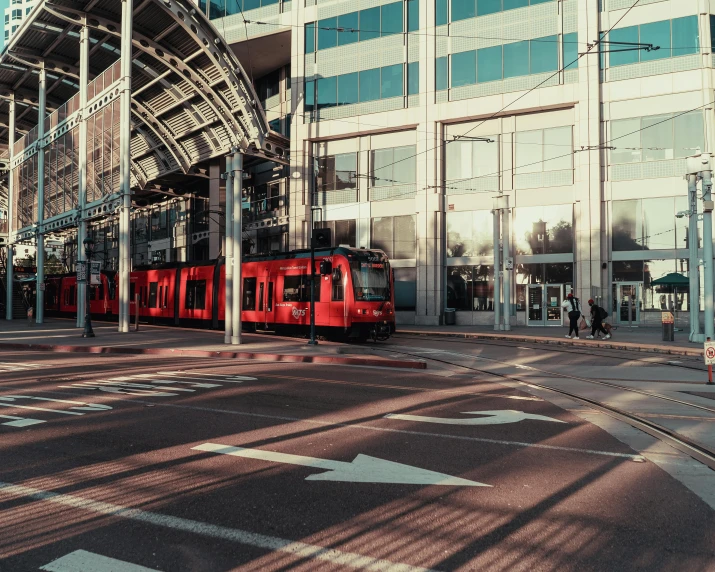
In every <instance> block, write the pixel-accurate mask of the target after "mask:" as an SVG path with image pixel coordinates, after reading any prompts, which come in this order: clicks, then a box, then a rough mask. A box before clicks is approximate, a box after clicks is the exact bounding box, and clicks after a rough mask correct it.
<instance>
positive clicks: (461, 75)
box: [452, 50, 477, 87]
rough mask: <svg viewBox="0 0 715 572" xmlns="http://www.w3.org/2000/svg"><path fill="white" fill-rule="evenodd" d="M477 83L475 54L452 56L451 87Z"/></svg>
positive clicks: (472, 52)
mask: <svg viewBox="0 0 715 572" xmlns="http://www.w3.org/2000/svg"><path fill="white" fill-rule="evenodd" d="M473 83H477V52H476V51H475V50H470V51H469V52H460V53H458V54H452V87H459V86H460V85H471V84H473Z"/></svg>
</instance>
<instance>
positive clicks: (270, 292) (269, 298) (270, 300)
mask: <svg viewBox="0 0 715 572" xmlns="http://www.w3.org/2000/svg"><path fill="white" fill-rule="evenodd" d="M272 311H273V282H269V283H268V296H267V298H266V312H272Z"/></svg>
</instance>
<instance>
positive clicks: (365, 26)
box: [360, 6, 380, 42]
mask: <svg viewBox="0 0 715 572" xmlns="http://www.w3.org/2000/svg"><path fill="white" fill-rule="evenodd" d="M379 37H380V7H379V6H378V7H377V8H370V9H369V10H361V11H360V41H361V42H363V41H365V40H372V39H373V38H379Z"/></svg>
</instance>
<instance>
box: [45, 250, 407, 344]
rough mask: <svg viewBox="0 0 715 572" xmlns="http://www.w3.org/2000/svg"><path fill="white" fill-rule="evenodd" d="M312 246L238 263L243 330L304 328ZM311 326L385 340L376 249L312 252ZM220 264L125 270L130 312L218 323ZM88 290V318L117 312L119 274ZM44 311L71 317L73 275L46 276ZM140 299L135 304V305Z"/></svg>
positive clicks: (382, 269) (387, 277) (388, 315)
mask: <svg viewBox="0 0 715 572" xmlns="http://www.w3.org/2000/svg"><path fill="white" fill-rule="evenodd" d="M309 267H310V250H297V251H293V252H289V253H282V254H276V255H273V256H248V257H245V258H244V262H243V265H242V277H241V279H242V285H241V300H240V304H241V322H242V324H243V328H244V329H245V330H248V331H274V332H277V333H284V334H304V333H307V332H308V331H309V328H310V270H309ZM314 271H315V272H316V284H315V326H316V332H317V333H318V334H319V335H323V336H326V337H331V338H349V339H355V340H366V339H368V338H370V337H372V338H373V339H375V340H378V339H382V340H384V339H387V338H388V337H389V336H390V335H391V334H392V333H393V332H394V331H395V310H394V307H395V303H394V282H393V276H392V271H391V269H390V263H389V260H388V258H387V256H386V255H385V253H384V252H382V251H381V250H366V249H356V248H347V247H335V248H327V249H320V250H316V252H315V269H314ZM225 279H226V267H225V265H224V261H223V259H220V260H218V261H211V262H204V263H193V264H173V265H161V266H158V267H152V268H144V269H137V270H135V271H134V272H132V273H131V275H130V313H131V315H132V316H135V315H136V312H137V311H138V312H139V317H140V318H141V319H142V321H147V322H150V323H165V324H172V325H176V326H192V327H203V328H213V329H219V328H221V327H222V322H223V320H224V307H225V288H224V285H225ZM101 282H102V283H101V285H99V286H92V287H91V290H90V308H91V312H92V315H93V316H96V317H113V318H116V317H117V315H118V313H119V300H118V296H117V291H118V288H117V282H118V276H117V275H116V273H114V272H103V273H102V275H101ZM45 291H46V294H45V304H46V312H47V313H48V315H52V314H56V315H76V313H77V302H76V296H77V278H76V276H75V275H74V274H66V275H61V276H49V277H48V278H47V280H46V285H45ZM135 300H136V301H138V307H137V303H136V302H135Z"/></svg>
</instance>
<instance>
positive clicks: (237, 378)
mask: <svg viewBox="0 0 715 572" xmlns="http://www.w3.org/2000/svg"><path fill="white" fill-rule="evenodd" d="M158 374H160V375H176V376H191V378H193V379H201V378H195V377H194V375H193V374H192V373H191V372H186V371H160V372H158ZM201 375H207V376H209V377H218V378H219V379H220V380H221V381H235V382H241V381H258V378H257V377H249V376H247V375H225V374H221V373H204V372H201Z"/></svg>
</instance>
